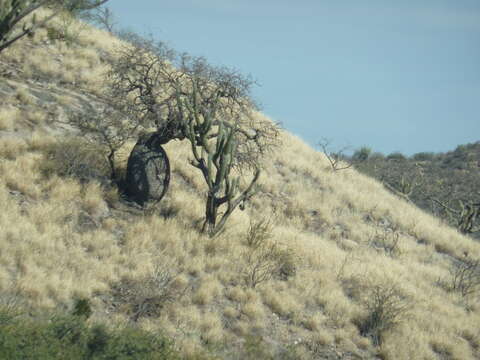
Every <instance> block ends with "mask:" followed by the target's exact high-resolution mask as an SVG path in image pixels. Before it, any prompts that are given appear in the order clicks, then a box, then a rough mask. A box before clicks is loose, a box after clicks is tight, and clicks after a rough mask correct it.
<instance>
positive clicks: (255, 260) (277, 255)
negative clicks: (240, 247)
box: [244, 242, 296, 288]
mask: <svg viewBox="0 0 480 360" xmlns="http://www.w3.org/2000/svg"><path fill="white" fill-rule="evenodd" d="M295 273H296V257H295V254H294V253H293V251H292V250H291V249H289V248H282V247H281V246H280V245H279V244H277V243H275V242H264V243H262V244H260V245H259V246H257V247H253V248H250V249H249V251H248V252H247V266H246V268H245V274H244V275H245V280H246V283H247V285H248V286H250V287H252V288H255V287H256V286H257V285H259V284H261V283H263V282H266V281H269V280H271V279H272V278H274V277H277V278H279V279H281V280H288V278H290V277H292V276H294V275H295Z"/></svg>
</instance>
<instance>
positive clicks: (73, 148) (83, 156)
mask: <svg viewBox="0 0 480 360" xmlns="http://www.w3.org/2000/svg"><path fill="white" fill-rule="evenodd" d="M45 151H46V158H47V159H46V161H45V162H44V164H42V166H41V169H42V172H43V173H44V175H45V176H47V177H48V176H50V175H52V174H56V175H59V176H61V177H71V178H76V179H78V180H80V181H81V182H87V181H90V180H99V181H101V182H106V181H107V180H108V178H109V168H108V163H107V161H106V159H105V157H104V155H103V152H102V151H101V149H100V148H98V147H97V146H95V145H94V144H92V143H90V142H87V141H85V140H83V139H81V138H78V137H68V138H65V139H63V140H60V141H58V142H55V143H52V144H50V145H49V146H47V147H46V149H45Z"/></svg>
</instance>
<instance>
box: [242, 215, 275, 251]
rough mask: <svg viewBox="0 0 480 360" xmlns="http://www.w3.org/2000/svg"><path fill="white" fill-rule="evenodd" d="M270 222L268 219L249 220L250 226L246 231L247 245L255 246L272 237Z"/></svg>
mask: <svg viewBox="0 0 480 360" xmlns="http://www.w3.org/2000/svg"><path fill="white" fill-rule="evenodd" d="M272 230H273V226H272V222H271V221H270V220H269V219H265V218H264V219H260V220H258V221H255V220H254V219H251V220H250V226H249V228H248V232H247V245H248V246H250V247H252V248H257V247H259V246H261V245H262V244H263V243H265V242H266V241H267V240H269V239H271V238H272V237H273V235H272Z"/></svg>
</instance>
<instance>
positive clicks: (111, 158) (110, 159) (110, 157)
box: [107, 150, 118, 183]
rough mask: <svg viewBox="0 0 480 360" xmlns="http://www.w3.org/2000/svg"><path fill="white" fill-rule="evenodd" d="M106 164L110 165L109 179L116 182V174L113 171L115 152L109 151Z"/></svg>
mask: <svg viewBox="0 0 480 360" xmlns="http://www.w3.org/2000/svg"><path fill="white" fill-rule="evenodd" d="M107 159H108V164H109V165H110V178H111V180H112V181H113V182H115V183H116V182H117V180H118V179H117V172H116V170H115V150H110V153H109V154H108V156H107Z"/></svg>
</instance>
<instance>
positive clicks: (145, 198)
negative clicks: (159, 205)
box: [125, 133, 170, 206]
mask: <svg viewBox="0 0 480 360" xmlns="http://www.w3.org/2000/svg"><path fill="white" fill-rule="evenodd" d="M166 142H167V141H166V139H165V138H164V137H163V136H161V135H160V134H159V133H150V134H145V135H142V136H140V138H139V139H138V141H137V143H136V145H135V147H134V148H133V150H132V152H131V153H130V157H129V158H128V164H127V175H126V179H125V183H126V184H125V185H126V190H127V194H128V196H129V197H130V198H131V199H132V200H134V201H135V202H137V203H138V204H140V205H142V206H143V205H144V204H145V203H147V202H150V201H159V200H161V199H162V197H163V196H164V195H165V193H166V192H167V189H168V185H169V183H170V163H169V161H168V157H167V154H166V152H165V150H164V149H163V148H162V146H161V145H162V144H164V143H166Z"/></svg>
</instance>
